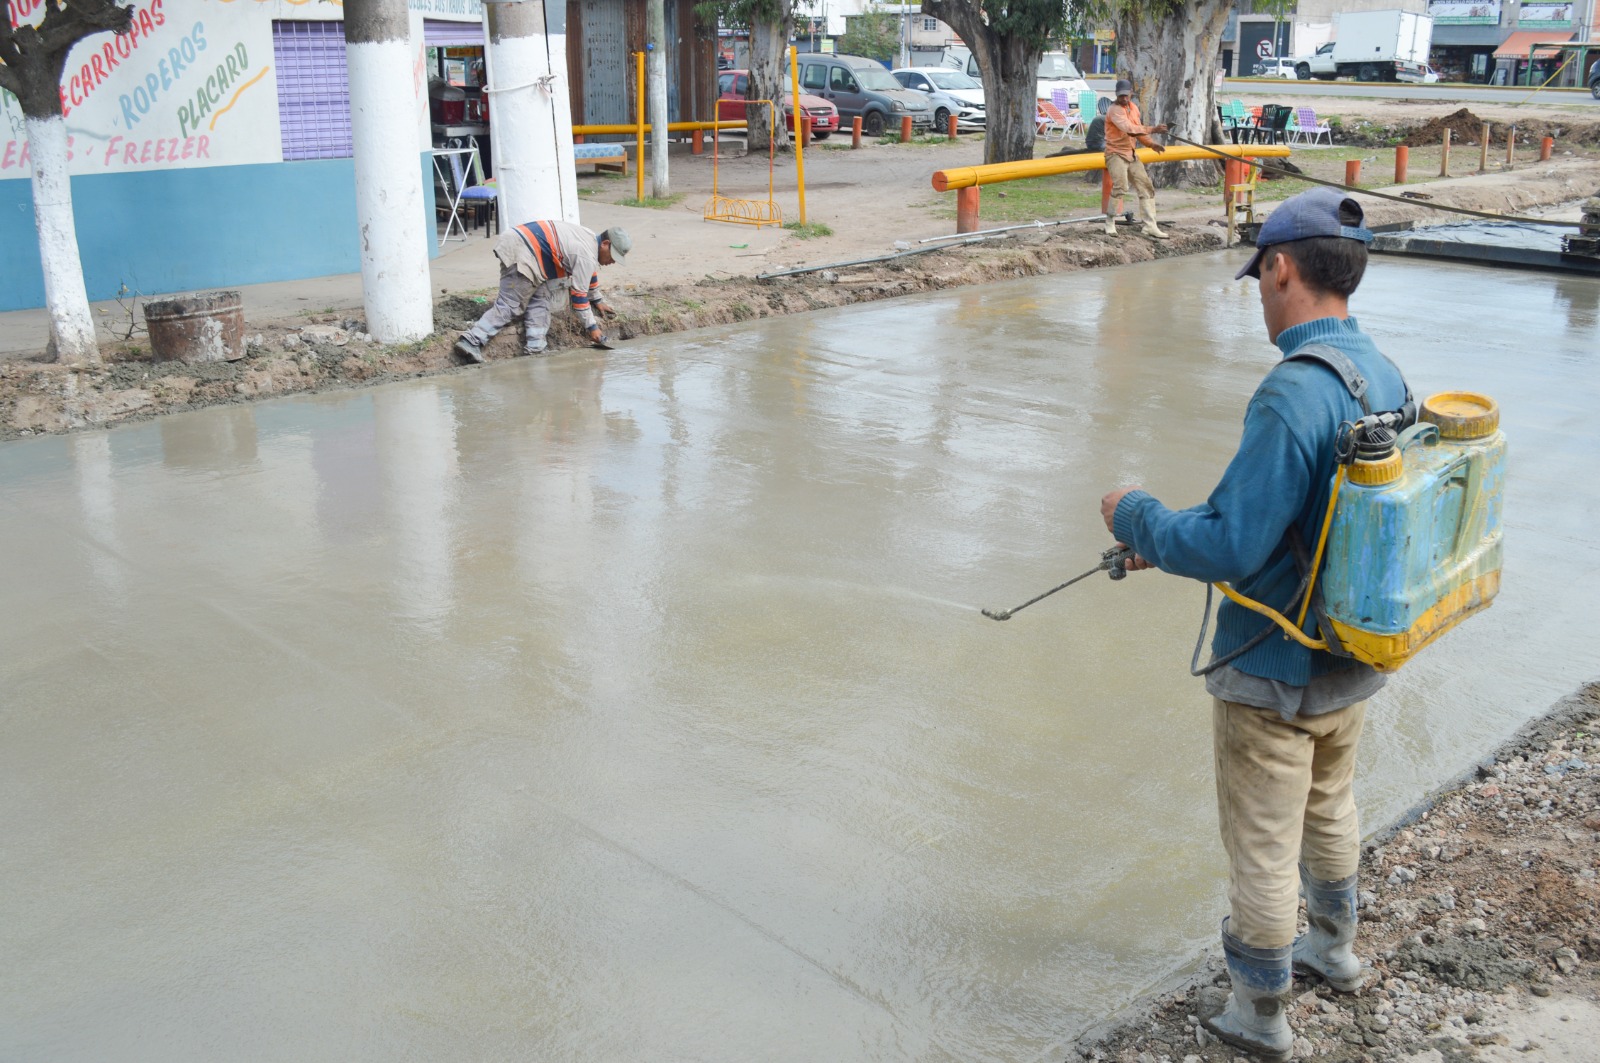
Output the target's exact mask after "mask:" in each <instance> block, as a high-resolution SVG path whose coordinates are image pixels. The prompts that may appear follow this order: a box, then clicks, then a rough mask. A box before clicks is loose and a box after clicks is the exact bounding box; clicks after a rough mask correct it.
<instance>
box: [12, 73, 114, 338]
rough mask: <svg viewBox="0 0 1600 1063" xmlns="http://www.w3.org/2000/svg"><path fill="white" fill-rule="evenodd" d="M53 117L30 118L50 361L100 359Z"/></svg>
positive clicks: (62, 134) (62, 143) (59, 123)
mask: <svg viewBox="0 0 1600 1063" xmlns="http://www.w3.org/2000/svg"><path fill="white" fill-rule="evenodd" d="M60 102H61V100H60V97H59V96H57V97H56V106H57V113H56V115H55V117H53V118H32V117H30V118H28V119H27V120H26V122H25V125H26V126H27V130H28V152H29V154H30V155H31V156H32V157H33V221H34V227H35V228H36V229H37V230H38V233H39V265H40V266H41V267H42V269H43V271H44V305H45V310H46V311H47V312H48V313H49V315H50V346H49V347H48V348H47V349H46V350H47V353H48V355H49V357H50V359H51V360H52V361H57V362H80V363H91V364H92V363H97V362H99V361H100V344H99V341H98V340H96V339H95V334H94V315H93V314H91V313H90V312H89V293H88V290H87V289H85V288H84V284H83V260H82V258H80V257H79V255H78V227H77V225H76V223H75V222H74V219H73V215H72V177H71V175H70V174H68V172H67V124H66V122H65V121H64V120H63V119H62V117H61V114H60V110H59V108H60Z"/></svg>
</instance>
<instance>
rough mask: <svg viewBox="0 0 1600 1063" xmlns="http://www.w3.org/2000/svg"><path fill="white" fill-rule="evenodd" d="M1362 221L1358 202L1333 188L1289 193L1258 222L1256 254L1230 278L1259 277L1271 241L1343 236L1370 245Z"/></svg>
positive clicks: (1281, 241)
mask: <svg viewBox="0 0 1600 1063" xmlns="http://www.w3.org/2000/svg"><path fill="white" fill-rule="evenodd" d="M1341 215H1343V216H1342V217H1341ZM1365 220H1366V214H1365V213H1363V211H1362V210H1361V204H1360V203H1357V202H1356V201H1355V200H1353V199H1351V198H1350V197H1349V196H1347V195H1345V194H1344V193H1343V192H1342V191H1340V190H1339V189H1337V188H1313V189H1311V190H1310V191H1309V192H1301V193H1300V194H1299V195H1298V196H1290V197H1289V198H1288V199H1286V200H1284V201H1283V202H1282V203H1280V204H1278V207H1277V209H1276V210H1274V211H1273V212H1272V213H1271V214H1268V215H1267V220H1266V221H1264V222H1262V223H1261V232H1260V233H1258V234H1257V235H1256V253H1255V254H1253V255H1251V256H1250V261H1249V262H1247V263H1245V267H1244V269H1241V270H1240V271H1239V272H1238V273H1235V274H1234V275H1233V279H1234V280H1243V279H1244V278H1246V277H1260V276H1261V256H1262V255H1264V254H1266V253H1267V248H1269V247H1271V246H1272V245H1273V244H1286V243H1289V242H1290V241H1291V240H1307V239H1310V238H1311V237H1313V236H1343V237H1345V238H1346V239H1349V240H1360V241H1361V242H1362V243H1364V244H1370V243H1371V242H1372V230H1371V229H1368V228H1367V227H1366V226H1365V225H1363V224H1362V223H1363V222H1364V221H1365ZM1349 222H1354V224H1348V223H1349Z"/></svg>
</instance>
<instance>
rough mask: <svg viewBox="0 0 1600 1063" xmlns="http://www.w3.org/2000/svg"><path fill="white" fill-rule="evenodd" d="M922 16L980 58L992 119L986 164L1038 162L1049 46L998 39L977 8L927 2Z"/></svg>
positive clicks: (985, 137) (940, 0)
mask: <svg viewBox="0 0 1600 1063" xmlns="http://www.w3.org/2000/svg"><path fill="white" fill-rule="evenodd" d="M922 10H923V12H924V13H926V14H929V15H932V16H933V17H934V18H937V19H940V20H942V21H943V22H945V23H946V24H947V25H949V26H950V27H951V28H952V29H954V30H955V31H956V32H957V33H959V34H960V35H961V39H962V40H964V41H966V42H967V44H968V46H969V47H970V48H971V49H972V54H973V55H974V56H975V57H977V60H978V71H979V73H981V74H982V75H983V97H984V103H985V105H986V106H987V114H988V117H987V118H986V119H985V125H986V128H985V129H984V134H983V161H984V162H986V163H990V162H1016V161H1017V160H1019V159H1031V158H1033V144H1034V134H1035V129H1036V127H1035V125H1034V121H1033V116H1034V113H1035V110H1036V107H1035V103H1036V101H1037V99H1038V85H1039V78H1038V74H1039V60H1040V59H1041V58H1042V57H1043V56H1044V44H1043V43H1042V42H1039V43H1035V42H1033V41H1030V40H1028V39H1027V38H1025V37H1024V36H1022V35H1020V34H1010V35H1007V34H1000V33H996V32H995V31H993V30H991V29H990V28H989V24H988V23H987V22H985V21H984V20H983V18H982V16H981V15H980V14H979V12H978V9H977V7H976V5H973V4H967V3H956V2H952V0H923V4H922Z"/></svg>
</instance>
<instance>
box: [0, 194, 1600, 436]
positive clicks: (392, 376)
mask: <svg viewBox="0 0 1600 1063" xmlns="http://www.w3.org/2000/svg"><path fill="white" fill-rule="evenodd" d="M1428 187H1429V188H1430V192H1429V196H1430V200H1429V202H1428V203H1423V202H1416V203H1412V202H1407V203H1392V202H1384V201H1372V202H1370V203H1369V205H1368V220H1369V224H1372V225H1379V226H1401V225H1405V224H1410V223H1414V222H1426V221H1430V220H1434V221H1436V220H1439V219H1440V218H1442V217H1445V215H1443V214H1441V212H1439V211H1437V210H1435V209H1433V205H1434V204H1444V203H1450V204H1454V205H1457V206H1461V207H1467V208H1471V209H1475V210H1489V211H1502V212H1515V211H1520V210H1527V209H1530V208H1534V207H1538V206H1549V205H1555V204H1561V203H1569V202H1577V201H1580V200H1582V199H1584V198H1586V197H1588V196H1591V195H1594V194H1595V192H1596V190H1597V189H1600V164H1594V163H1584V164H1577V165H1569V166H1566V167H1564V168H1555V167H1552V168H1549V169H1547V170H1546V171H1543V172H1541V171H1535V170H1528V171H1524V172H1519V173H1516V174H1513V175H1504V174H1502V175H1497V177H1496V178H1488V179H1476V180H1465V181H1462V182H1459V183H1457V184H1455V185H1453V186H1451V187H1444V186H1442V185H1430V186H1428ZM1214 213H1215V212H1214V211H1212V210H1209V209H1207V210H1206V211H1205V212H1204V213H1191V214H1190V215H1188V216H1183V215H1179V216H1176V217H1174V218H1173V219H1172V220H1171V221H1170V222H1164V223H1163V224H1165V225H1166V226H1167V228H1168V231H1169V232H1170V233H1171V236H1172V239H1171V240H1169V241H1164V242H1157V241H1153V240H1150V239H1149V238H1147V237H1145V236H1143V235H1140V234H1138V233H1137V232H1136V231H1133V230H1131V229H1130V228H1128V227H1125V228H1124V231H1123V232H1122V233H1119V235H1117V236H1114V237H1112V236H1106V235H1104V234H1103V233H1100V232H1099V231H1098V230H1097V229H1095V228H1093V227H1086V226H1074V227H1070V228H1056V229H1046V230H1037V229H1032V228H1028V229H1022V230H1019V231H1018V232H1017V233H1014V234H1009V235H1001V236H998V237H996V238H992V239H987V240H984V241H983V242H980V243H974V244H967V245H962V246H954V247H949V248H943V249H940V250H937V251H932V252H929V253H926V254H917V255H911V256H906V257H902V258H898V259H894V260H891V261H888V262H881V263H875V264H872V265H868V266H861V267H842V266H841V267H835V268H830V269H818V270H815V271H812V272H807V273H801V274H795V275H792V276H787V277H778V278H774V279H770V280H758V279H753V278H721V279H719V278H710V277H708V278H705V279H702V280H700V281H696V282H690V283H684V284H671V285H664V286H656V287H653V288H649V289H637V290H634V291H631V292H628V293H626V294H620V295H615V296H614V297H613V298H614V302H615V304H616V306H617V308H618V310H619V311H620V316H619V318H618V319H617V320H616V321H615V322H613V323H612V325H611V326H610V328H611V332H612V337H613V339H614V340H620V341H621V342H622V343H623V344H624V347H623V348H622V349H621V350H619V351H618V352H616V353H615V354H613V355H612V357H615V358H626V357H628V353H627V349H626V344H627V342H628V341H630V340H637V339H640V338H643V337H648V336H655V335H661V334H664V333H669V332H679V331H683V330H686V329H696V328H705V327H708V326H715V325H725V324H730V323H733V322H739V321H748V320H753V319H755V318H764V317H775V316H780V315H785V314H792V313H798V312H802V311H806V310H821V309H827V308H831V307H838V306H848V305H853V304H856V303H864V302H872V301H875V300H879V299H889V298H894V297H897V296H901V295H910V294H914V293H916V292H927V291H938V290H942V289H947V288H956V287H962V286H966V285H973V284H984V283H987V282H990V281H997V280H1010V279H1015V278H1020V277H1032V276H1040V275H1043V274H1047V273H1068V272H1073V271H1076V270H1082V269H1098V268H1102V267H1106V266H1119V265H1128V264H1131V263H1137V262H1148V261H1153V260H1155V259H1157V258H1167V257H1171V256H1174V255H1189V254H1199V253H1204V252H1209V251H1214V250H1217V249H1220V248H1221V247H1222V245H1223V241H1224V233H1223V229H1222V227H1221V222H1220V219H1216V218H1214V217H1210V215H1212V214H1214ZM488 301H489V300H488V297H486V296H485V295H483V294H481V293H474V292H450V293H445V295H444V296H443V297H442V298H441V299H440V300H439V301H438V302H437V303H436V304H435V308H434V310H435V322H436V326H437V327H438V328H439V329H440V331H439V332H437V333H435V334H434V335H433V336H431V337H429V338H428V339H426V340H423V341H421V342H418V343H413V344H403V345H397V346H384V345H381V344H377V343H374V342H372V340H371V338H370V337H369V336H367V335H366V333H365V332H364V331H363V328H364V323H363V322H361V321H359V320H351V319H343V318H341V317H340V316H339V315H337V314H327V315H320V316H317V317H313V318H312V320H311V322H310V323H309V324H304V325H274V326H266V327H260V328H257V329H256V330H254V331H253V332H252V333H251V335H250V336H249V337H248V342H247V348H246V351H247V353H246V356H245V357H244V358H242V359H240V360H239V361H236V362H206V363H197V364H185V363H180V362H170V361H155V360H153V359H152V357H151V355H150V353H149V352H148V351H147V350H145V349H143V348H142V347H141V346H138V345H134V344H131V343H124V344H121V345H120V346H118V347H116V348H114V349H111V350H109V351H107V353H106V357H107V360H106V362H105V363H104V364H102V365H98V366H68V365H58V364H53V363H45V362H40V361H9V362H0V440H3V439H14V438H19V437H27V436H34V435H41V434H54V433H61V432H72V431H79V430H84V429H93V428H103V427H107V426H110V425H114V424H118V423H123V422H127V421H132V420H139V419H144V418H149V417H155V416H159V415H161V414H164V413H171V412H177V411H182V410H193V409H199V408H202V407H206V406H212V405H218V404H223V403H236V402H249V401H254V400H257V399H262V398H269V397H273V396H279V395H292V394H299V393H306V392H316V391H323V390H329V389H335V388H345V387H360V386H366V385H370V384H375V383H381V382H384V381H389V380H401V379H407V378H411V377H418V376H427V375H431V374H436V373H444V372H455V371H460V372H471V371H476V369H475V367H462V366H460V365H459V364H458V360H457V359H456V357H455V356H454V355H453V354H452V352H451V346H452V345H453V343H454V341H455V339H456V336H457V335H458V334H459V332H460V330H462V329H465V328H466V327H468V326H469V325H471V323H472V322H473V321H474V320H476V319H477V317H478V316H479V315H480V314H481V313H482V312H483V311H484V309H486V308H487V305H488ZM517 332H518V330H516V329H514V328H512V329H507V330H505V331H504V332H502V333H501V334H500V335H499V336H496V337H495V339H494V340H493V341H492V342H491V343H490V345H489V347H488V351H487V353H488V359H489V360H491V361H498V360H501V359H506V358H512V357H518V356H520V355H521V343H520V339H519V337H518V334H517ZM549 340H550V350H549V352H548V353H547V354H546V355H545V356H546V357H560V356H561V354H562V352H563V351H567V350H571V349H573V348H577V347H581V346H583V345H584V344H586V343H587V340H586V338H585V337H584V336H583V334H582V333H581V331H580V330H579V328H578V327H577V322H576V320H575V319H574V318H573V317H572V315H570V314H566V313H561V314H557V315H556V316H555V322H554V324H553V326H552V328H551V330H550V336H549Z"/></svg>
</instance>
